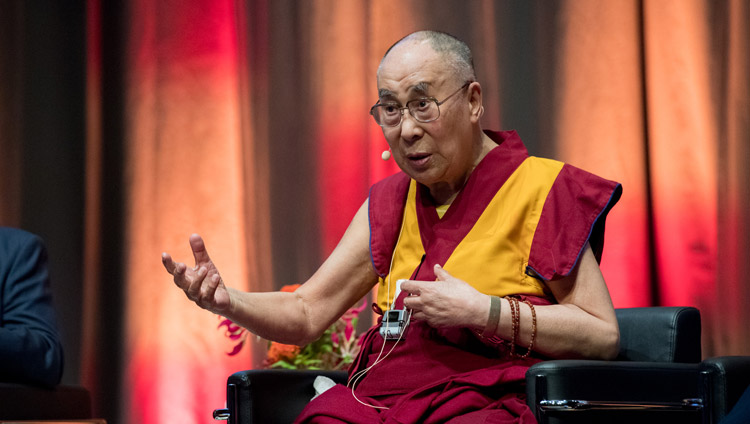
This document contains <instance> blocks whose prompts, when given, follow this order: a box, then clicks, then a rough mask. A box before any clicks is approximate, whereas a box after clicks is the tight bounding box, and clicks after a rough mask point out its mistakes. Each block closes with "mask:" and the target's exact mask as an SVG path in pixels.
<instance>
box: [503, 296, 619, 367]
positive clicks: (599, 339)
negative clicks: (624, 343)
mask: <svg viewBox="0 0 750 424" xmlns="http://www.w3.org/2000/svg"><path fill="white" fill-rule="evenodd" d="M501 305H502V306H501V313H500V323H499V325H498V329H497V335H498V336H499V337H501V338H503V339H505V340H509V341H510V340H512V339H513V320H512V313H511V306H510V302H509V301H508V299H501ZM518 309H519V318H518V320H517V322H518V326H519V328H518V332H517V337H516V340H515V343H516V345H517V347H516V351H517V352H522V353H524V352H525V348H526V347H528V346H529V345H530V343H531V337H532V332H535V337H534V349H533V350H534V351H536V352H538V353H541V354H542V355H545V356H549V357H552V358H597V359H612V358H614V357H615V356H616V355H617V352H618V347H619V330H618V327H617V324H616V323H613V322H611V321H609V320H606V319H602V318H599V317H596V316H594V315H591V314H589V313H588V312H586V311H584V310H582V309H580V308H579V307H578V306H575V305H570V304H565V305H560V304H557V305H541V306H534V311H535V315H536V329H535V331H534V328H533V327H534V318H533V316H532V313H531V308H530V307H529V306H528V305H527V304H525V303H524V302H518Z"/></svg>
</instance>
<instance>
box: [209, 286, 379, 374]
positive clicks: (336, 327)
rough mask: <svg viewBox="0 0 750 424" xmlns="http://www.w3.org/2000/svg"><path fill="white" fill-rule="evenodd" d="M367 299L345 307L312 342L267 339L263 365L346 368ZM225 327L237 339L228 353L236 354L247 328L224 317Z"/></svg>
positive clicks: (355, 348)
mask: <svg viewBox="0 0 750 424" xmlns="http://www.w3.org/2000/svg"><path fill="white" fill-rule="evenodd" d="M299 286H300V285H299V284H294V285H288V286H284V287H282V288H281V291H284V292H293V291H295V290H296V289H297V288H298V287H299ZM365 305H366V302H363V303H362V305H360V306H358V307H354V308H351V309H349V310H348V311H346V313H344V315H343V316H342V317H341V318H339V319H338V320H337V321H336V322H334V323H333V324H332V325H331V326H330V327H329V328H328V329H326V331H325V332H323V335H321V336H320V338H318V339H317V340H315V341H314V342H311V343H309V344H307V345H305V346H296V345H288V344H283V343H277V342H269V343H268V351H267V355H266V359H265V360H264V361H263V366H264V367H266V368H283V369H322V370H340V369H344V370H345V369H347V368H349V365H351V363H352V362H354V358H356V356H357V354H358V353H359V349H360V336H358V335H357V331H356V327H357V320H358V318H359V313H360V312H362V310H364V308H365ZM221 327H226V333H225V335H226V336H227V337H228V338H229V339H230V340H232V341H234V342H236V343H235V345H234V348H233V349H232V350H231V351H230V352H228V353H227V355H230V356H233V355H236V354H238V353H239V352H240V351H241V350H242V347H243V346H244V344H245V341H246V340H247V337H248V334H249V332H248V331H247V330H246V329H244V328H242V327H240V326H239V325H237V324H235V323H234V322H232V321H230V320H228V319H223V320H222V321H221V323H220V324H219V328H221Z"/></svg>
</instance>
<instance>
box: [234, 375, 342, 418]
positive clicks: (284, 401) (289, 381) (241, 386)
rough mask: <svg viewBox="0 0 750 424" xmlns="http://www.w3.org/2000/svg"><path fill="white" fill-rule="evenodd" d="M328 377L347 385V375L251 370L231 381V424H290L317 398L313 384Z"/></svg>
mask: <svg viewBox="0 0 750 424" xmlns="http://www.w3.org/2000/svg"><path fill="white" fill-rule="evenodd" d="M320 375H322V376H325V377H328V378H330V379H332V380H333V381H335V382H337V383H342V384H346V380H347V373H346V372H345V371H307V370H275V369H272V370H247V371H240V372H237V373H234V374H232V375H231V376H229V378H228V379H227V409H228V414H229V417H228V421H229V424H252V423H264V424H265V423H269V424H273V423H290V422H292V421H294V419H295V418H297V415H299V413H300V412H302V409H303V408H304V407H305V405H307V403H308V402H309V401H310V399H312V397H313V396H314V395H315V390H314V389H313V381H315V378H316V377H317V376H320Z"/></svg>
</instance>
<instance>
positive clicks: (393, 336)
mask: <svg viewBox="0 0 750 424" xmlns="http://www.w3.org/2000/svg"><path fill="white" fill-rule="evenodd" d="M404 281H406V280H398V281H396V295H395V296H394V298H393V304H392V305H391V309H389V310H387V311H385V316H383V320H382V321H381V323H380V335H381V336H382V337H383V339H385V340H398V339H403V338H405V337H406V328H407V326H408V325H409V320H408V316H407V313H406V308H403V309H393V307H394V306H395V305H396V299H398V296H399V295H400V294H401V283H402V282H404Z"/></svg>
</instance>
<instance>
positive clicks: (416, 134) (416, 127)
mask: <svg viewBox="0 0 750 424" xmlns="http://www.w3.org/2000/svg"><path fill="white" fill-rule="evenodd" d="M422 135H424V129H423V128H422V126H421V125H420V123H419V121H417V120H416V119H414V117H413V116H411V114H410V113H409V112H408V111H404V116H403V117H402V118H401V138H402V139H404V140H405V141H407V142H414V141H417V140H419V139H420V138H421V137H422Z"/></svg>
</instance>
